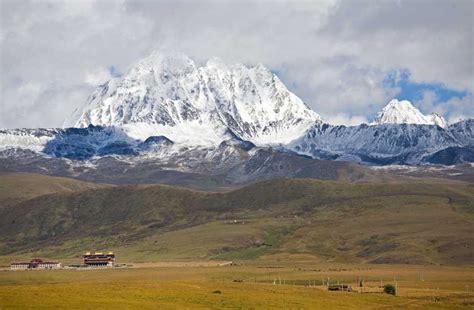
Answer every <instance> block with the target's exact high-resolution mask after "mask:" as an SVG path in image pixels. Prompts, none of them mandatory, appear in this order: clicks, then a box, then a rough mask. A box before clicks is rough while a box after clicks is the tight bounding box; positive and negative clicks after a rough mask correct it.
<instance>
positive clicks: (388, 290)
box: [383, 284, 397, 296]
mask: <svg viewBox="0 0 474 310" xmlns="http://www.w3.org/2000/svg"><path fill="white" fill-rule="evenodd" d="M383 291H384V293H386V294H390V295H394V296H395V295H396V294H397V289H396V288H395V286H393V285H392V284H385V285H384V287H383Z"/></svg>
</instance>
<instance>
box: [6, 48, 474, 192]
mask: <svg viewBox="0 0 474 310" xmlns="http://www.w3.org/2000/svg"><path fill="white" fill-rule="evenodd" d="M69 123H70V124H73V126H74V127H70V128H63V129H55V128H52V129H12V130H0V171H2V170H7V171H31V172H40V173H47V174H53V175H65V176H73V177H77V178H81V179H84V180H91V181H100V182H111V183H127V182H132V183H134V182H141V183H147V182H150V183H152V182H164V183H170V184H179V185H186V184H189V183H193V184H194V185H196V184H198V185H199V186H198V187H200V186H201V185H202V186H203V187H212V186H213V182H217V183H219V184H224V185H225V184H241V183H242V182H250V181H257V180H262V179H268V178H272V177H277V176H278V177H282V176H286V177H292V176H293V177H312V178H329V179H336V178H337V172H336V171H333V170H334V169H339V168H336V167H345V168H344V169H346V168H347V169H350V170H351V171H353V172H354V173H353V174H351V175H352V177H354V178H358V177H359V176H360V174H359V173H358V172H357V168H354V166H350V165H352V164H348V163H341V161H349V162H358V163H364V164H369V165H390V164H409V165H426V164H442V165H454V164H458V163H465V162H474V120H465V121H462V122H459V123H456V124H452V125H450V126H447V124H446V121H445V120H444V119H443V118H442V117H441V116H439V115H437V114H431V115H423V114H422V113H421V112H420V111H419V110H418V109H416V108H415V107H414V106H413V105H412V104H411V103H410V102H408V101H398V100H396V99H394V100H392V101H390V103H389V104H388V105H387V106H386V107H385V108H383V109H382V111H380V113H378V115H377V117H376V118H375V120H374V122H373V123H371V124H369V125H367V124H362V125H359V126H349V127H346V126H332V125H328V124H324V123H323V122H322V121H321V118H320V117H319V116H318V114H317V113H315V112H313V111H312V110H311V109H310V108H309V107H308V106H306V105H305V104H304V103H303V101H302V100H301V99H299V98H298V97H297V96H296V95H294V94H293V93H291V92H290V91H289V90H288V89H287V88H286V87H285V85H284V84H283V83H282V82H281V81H280V79H279V78H278V77H277V76H276V75H275V74H273V73H272V72H271V71H270V70H268V69H267V68H265V67H264V66H263V65H257V66H255V67H251V68H248V67H245V66H243V65H240V64H234V65H227V64H225V63H223V62H222V61H219V60H218V59H211V60H209V61H207V62H206V63H205V64H203V65H197V64H196V63H195V62H194V61H193V60H191V59H190V58H188V57H187V56H185V55H182V54H169V53H154V54H152V55H151V56H149V57H147V58H145V59H143V60H141V61H139V62H138V63H137V64H136V65H135V66H133V67H132V68H131V69H130V71H129V72H128V73H127V74H125V75H124V76H122V77H118V78H114V79H112V80H110V81H109V82H107V83H105V84H104V85H101V86H100V87H98V88H97V89H96V90H95V91H94V92H93V94H92V95H91V96H90V97H89V99H88V101H87V102H86V103H85V105H84V106H82V107H81V108H79V109H77V110H76V113H75V114H74V115H73V116H72V118H71V119H70V120H69ZM321 159H322V160H330V161H331V162H330V163H329V162H328V161H325V162H320V161H319V160H321ZM347 165H349V166H347ZM348 167H350V168H348ZM364 169H365V168H364ZM364 171H366V170H364Z"/></svg>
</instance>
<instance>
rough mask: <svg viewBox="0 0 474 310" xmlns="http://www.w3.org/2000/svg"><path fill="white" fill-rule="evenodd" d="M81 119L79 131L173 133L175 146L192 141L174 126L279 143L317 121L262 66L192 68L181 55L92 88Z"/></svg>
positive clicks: (151, 60) (152, 59) (164, 56)
mask: <svg viewBox="0 0 474 310" xmlns="http://www.w3.org/2000/svg"><path fill="white" fill-rule="evenodd" d="M79 114H80V116H79V117H78V118H77V119H76V120H77V121H76V123H75V126H77V127H86V126H88V125H89V124H93V125H103V126H120V127H124V128H131V127H136V128H133V129H130V131H131V132H133V133H136V134H140V132H146V133H147V134H152V135H160V134H165V133H171V134H173V133H175V135H174V136H173V135H171V136H170V138H171V139H172V140H173V141H177V142H179V141H180V140H182V139H181V138H183V139H185V140H186V141H187V142H191V143H192V140H193V137H190V136H189V132H186V134H185V135H186V137H180V136H179V135H180V132H181V131H180V130H179V128H199V130H198V132H195V134H196V135H203V137H204V138H206V140H208V139H207V138H209V137H215V138H216V139H217V140H219V139H220V138H219V137H221V136H222V135H223V134H224V132H225V130H226V129H227V128H228V129H231V130H232V131H233V132H235V133H236V134H237V135H239V137H240V138H242V139H244V140H249V141H251V142H254V143H257V144H279V143H286V142H289V141H291V140H292V139H295V138H297V137H299V136H300V135H302V134H303V133H304V131H305V130H306V129H308V128H309V127H310V126H311V125H312V124H314V122H320V121H321V118H320V117H319V115H318V114H316V113H315V112H314V111H312V110H311V109H310V108H308V106H307V105H305V104H304V102H303V101H302V100H301V99H300V98H298V97H297V96H296V95H295V94H293V93H291V92H290V91H289V90H288V89H287V88H286V86H285V85H284V84H283V83H282V82H281V81H280V79H278V77H277V76H276V75H275V74H273V73H272V72H271V71H270V70H269V69H268V68H266V67H265V66H263V65H262V64H258V65H257V66H255V67H250V68H248V67H246V66H244V65H242V64H236V65H227V64H225V63H224V62H223V61H221V60H220V59H218V58H211V59H210V60H208V61H207V62H206V63H205V64H204V65H202V66H198V65H196V63H195V62H194V61H193V60H192V59H191V58H189V57H188V56H186V55H184V54H182V53H174V52H162V51H159V52H155V53H152V54H151V55H150V56H148V57H146V58H144V59H142V60H141V61H139V62H138V63H137V64H136V65H135V66H134V67H132V69H131V70H130V71H129V72H128V73H127V74H125V75H123V76H121V77H119V78H116V79H113V80H112V81H111V82H109V83H106V84H104V85H102V86H100V87H99V88H97V89H96V91H95V92H94V93H93V94H92V95H91V96H90V98H89V101H88V103H87V104H86V106H85V108H84V109H83V110H82V111H80V112H79ZM137 126H138V127H137ZM137 128H139V129H140V130H138V129H137ZM145 128H146V130H145ZM136 138H143V137H141V136H140V137H138V136H137V137H136ZM144 138H146V137H144ZM211 140H212V139H211ZM219 142H221V141H215V143H219Z"/></svg>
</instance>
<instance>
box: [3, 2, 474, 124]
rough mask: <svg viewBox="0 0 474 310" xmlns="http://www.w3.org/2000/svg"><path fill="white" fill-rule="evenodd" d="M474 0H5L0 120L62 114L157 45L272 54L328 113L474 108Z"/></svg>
mask: <svg viewBox="0 0 474 310" xmlns="http://www.w3.org/2000/svg"><path fill="white" fill-rule="evenodd" d="M473 15H474V1H472V0H465V1H464V0H458V1H456V0H454V1H447V0H446V1H436V0H430V1H428V0H421V1H420V0H410V1H376V0H372V1H362V0H360V1H359V0H356V1H354V0H353V1H332V0H331V1H288V2H285V1H248V2H246V1H181V2H179V1H178V2H177V1H151V0H147V1H137V0H133V1H126V0H116V1H111V0H102V1H89V0H68V1H58V0H54V1H45V0H42V1H26V0H0V52H1V55H0V127H6V128H12V127H55V126H62V124H63V121H64V119H65V118H66V117H67V116H68V115H69V114H70V113H71V112H72V110H73V109H74V108H75V107H77V106H79V105H81V104H82V103H83V102H84V101H85V100H86V99H87V96H88V95H89V94H90V93H91V92H92V90H93V89H94V88H95V87H96V86H97V85H99V84H101V83H103V82H105V81H106V80H108V79H110V78H111V77H112V76H116V75H119V74H122V73H124V72H126V71H127V67H129V66H130V65H131V64H133V63H134V62H136V61H137V60H139V59H140V58H142V57H145V56H147V55H149V54H150V53H151V52H152V51H153V50H155V49H167V50H176V51H181V52H184V53H185V54H187V55H189V56H190V57H191V58H194V59H196V60H198V61H201V60H205V59H208V58H211V57H214V56H216V57H220V58H222V59H223V60H225V61H227V62H242V63H244V64H246V65H255V64H256V63H259V62H261V63H263V64H265V65H266V66H268V67H269V68H270V69H271V70H272V71H273V72H275V73H276V74H278V75H279V77H280V78H281V79H282V80H283V81H284V82H285V84H286V85H287V86H288V88H289V89H290V90H291V91H293V92H294V93H295V94H296V95H298V96H299V97H301V98H302V99H303V100H304V101H305V102H306V103H307V104H308V105H309V106H310V107H312V108H313V109H314V110H315V111H316V112H318V113H319V114H321V116H322V117H323V118H324V119H325V120H326V121H329V122H332V123H337V124H358V123H361V122H367V121H370V120H371V119H372V118H373V116H374V114H375V113H376V112H377V111H378V110H380V108H381V107H383V106H384V105H385V104H386V103H387V102H388V101H389V100H390V99H392V98H394V97H396V98H399V99H408V100H411V101H412V102H413V103H414V104H415V105H416V106H417V107H418V108H420V109H421V111H422V112H424V113H431V112H438V113H440V114H442V115H443V116H445V117H446V118H447V119H448V120H449V121H450V122H454V121H456V120H458V119H460V118H468V117H474V103H473V95H472V94H473V91H474V59H473V57H474V56H473V55H474V47H473V45H474V42H473V41H474V29H473V20H474V16H473Z"/></svg>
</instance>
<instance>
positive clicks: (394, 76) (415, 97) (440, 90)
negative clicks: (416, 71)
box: [383, 70, 468, 102]
mask: <svg viewBox="0 0 474 310" xmlns="http://www.w3.org/2000/svg"><path fill="white" fill-rule="evenodd" d="M410 75H411V74H410V71H409V70H403V71H398V72H397V71H393V72H392V73H390V74H388V75H387V76H386V77H385V79H384V81H383V83H384V86H387V87H399V88H400V93H399V94H397V98H398V99H399V100H409V101H411V102H416V101H419V100H421V99H423V93H424V92H425V91H432V92H434V93H435V94H436V97H437V102H446V101H448V100H449V99H451V98H454V97H458V98H460V99H462V98H464V97H465V96H466V95H467V94H468V92H467V91H458V90H454V89H450V88H447V87H445V86H444V85H443V84H441V83H415V82H412V81H410Z"/></svg>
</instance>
